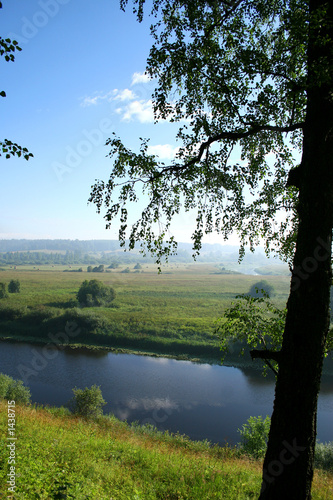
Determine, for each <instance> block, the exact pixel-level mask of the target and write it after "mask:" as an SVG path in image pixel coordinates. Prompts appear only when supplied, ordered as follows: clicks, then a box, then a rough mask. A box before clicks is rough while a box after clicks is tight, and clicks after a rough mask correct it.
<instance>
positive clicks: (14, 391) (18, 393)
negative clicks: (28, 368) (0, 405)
mask: <svg viewBox="0 0 333 500" xmlns="http://www.w3.org/2000/svg"><path fill="white" fill-rule="evenodd" d="M0 398H3V399H7V400H8V401H9V400H10V401H12V400H14V401H15V402H16V403H27V404H28V403H30V399H31V394H30V389H29V387H26V386H25V385H24V384H23V382H22V380H14V379H13V378H12V377H9V376H8V375H4V374H3V373H0Z"/></svg>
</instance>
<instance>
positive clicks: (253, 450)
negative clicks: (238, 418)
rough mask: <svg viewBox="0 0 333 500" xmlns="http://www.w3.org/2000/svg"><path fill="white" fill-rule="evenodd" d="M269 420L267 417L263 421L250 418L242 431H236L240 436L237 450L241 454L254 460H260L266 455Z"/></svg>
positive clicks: (258, 418) (260, 418)
mask: <svg viewBox="0 0 333 500" xmlns="http://www.w3.org/2000/svg"><path fill="white" fill-rule="evenodd" d="M270 425H271V419H270V418H269V416H268V415H267V416H266V418H265V420H263V419H262V417H261V416H259V417H250V418H249V419H248V421H247V423H246V424H244V425H243V427H242V429H238V432H239V433H240V435H241V438H242V440H241V443H239V449H240V451H241V452H242V453H245V454H246V455H249V456H251V457H253V458H255V459H258V458H261V457H263V456H264V455H265V453H266V448H267V441H268V433H269V428H270Z"/></svg>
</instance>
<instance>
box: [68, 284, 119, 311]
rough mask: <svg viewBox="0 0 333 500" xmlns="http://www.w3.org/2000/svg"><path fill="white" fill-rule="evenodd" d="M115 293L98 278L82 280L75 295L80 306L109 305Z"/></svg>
mask: <svg viewBox="0 0 333 500" xmlns="http://www.w3.org/2000/svg"><path fill="white" fill-rule="evenodd" d="M115 296H116V294H115V291H114V290H113V288H111V287H109V286H107V285H104V283H102V282H101V281H98V280H90V281H88V280H84V282H83V283H82V285H81V286H80V289H79V291H78V293H77V295H76V298H77V300H78V302H79V304H80V306H82V307H96V306H97V307H99V306H109V305H110V304H111V302H112V301H113V300H114V298H115Z"/></svg>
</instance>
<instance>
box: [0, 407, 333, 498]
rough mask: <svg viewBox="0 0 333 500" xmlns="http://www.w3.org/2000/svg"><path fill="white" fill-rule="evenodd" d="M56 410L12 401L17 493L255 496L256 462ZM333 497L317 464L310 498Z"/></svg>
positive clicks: (0, 478)
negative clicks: (14, 420) (14, 412)
mask: <svg viewBox="0 0 333 500" xmlns="http://www.w3.org/2000/svg"><path fill="white" fill-rule="evenodd" d="M59 413H60V410H57V409H41V408H39V409H36V408H35V407H31V406H27V407H24V406H19V405H18V406H17V407H16V436H17V441H16V456H15V460H16V463H15V467H16V493H15V496H14V497H13V498H15V499H17V500H19V499H27V500H33V499H40V500H42V499H60V498H67V499H70V498H72V499H76V500H83V499H96V500H97V499H98V500H104V499H105V500H106V499H107V500H129V499H131V500H153V499H173V500H176V499H193V500H201V499H202V500H207V499H214V498H216V499H223V500H231V499H233V500H245V499H256V498H257V497H258V493H259V489H260V482H261V463H260V462H256V461H250V460H249V459H247V458H241V457H237V456H236V454H235V452H234V451H233V450H230V449H228V448H220V447H217V446H215V447H213V448H209V446H207V444H205V443H201V442H191V441H190V440H188V439H187V438H184V437H182V436H170V435H169V434H161V433H157V432H156V431H152V430H150V429H149V428H148V429H146V430H145V429H142V428H140V427H136V428H133V427H130V426H129V425H127V424H126V423H125V422H120V421H119V420H117V419H115V418H113V417H103V418H102V419H100V420H99V421H98V422H93V421H86V420H84V419H82V418H78V417H73V416H70V415H60V414H59ZM0 436H1V437H0V496H3V497H6V496H7V485H6V481H7V479H6V474H7V473H8V464H7V461H8V448H7V447H6V445H7V442H8V441H7V438H6V436H7V403H6V402H5V401H3V400H2V401H1V402H0ZM331 498H333V477H332V476H331V475H329V474H327V473H324V472H319V471H316V474H315V480H314V486H313V500H319V499H321V500H329V499H331Z"/></svg>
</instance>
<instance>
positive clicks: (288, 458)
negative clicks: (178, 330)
mask: <svg viewBox="0 0 333 500" xmlns="http://www.w3.org/2000/svg"><path fill="white" fill-rule="evenodd" d="M309 4H310V15H311V17H310V26H309V33H310V35H309V46H308V90H307V116H306V123H305V127H304V136H303V158H302V176H301V178H300V180H299V205H298V213H299V227H298V235H297V243H296V252H295V256H294V263H293V274H292V281H291V288H290V295H289V299H288V303H287V318H286V325H285V331H284V336H283V343H282V349H281V358H280V361H279V372H278V377H277V382H276V388H275V400H274V408H273V414H272V419H271V428H270V433H269V441H268V446H267V453H266V456H265V460H264V466H263V480H262V488H261V493H260V497H259V500H281V499H283V500H310V499H311V484H312V478H313V465H314V448H315V443H316V422H317V400H318V393H319V389H320V380H321V373H322V364H323V358H324V348H325V343H326V338H327V333H328V328H329V299H330V288H331V281H332V277H331V246H332V225H333V224H332V218H333V164H332V163H333V102H332V100H333V93H332V90H333V85H332V80H333V77H332V72H333V70H332V68H333V61H332V52H333V48H332V47H333V32H332V31H333V30H332V26H333V15H332V11H333V7H332V2H325V1H323V0H310V2H309ZM325 5H326V6H327V10H326V14H325V16H324V18H323V19H322V21H319V19H320V16H321V14H320V9H322V8H323V6H325ZM324 35H327V36H328V38H327V37H326V41H327V40H329V41H328V42H327V43H326V44H325V43H324V41H323V40H324V38H325V36H324Z"/></svg>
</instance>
